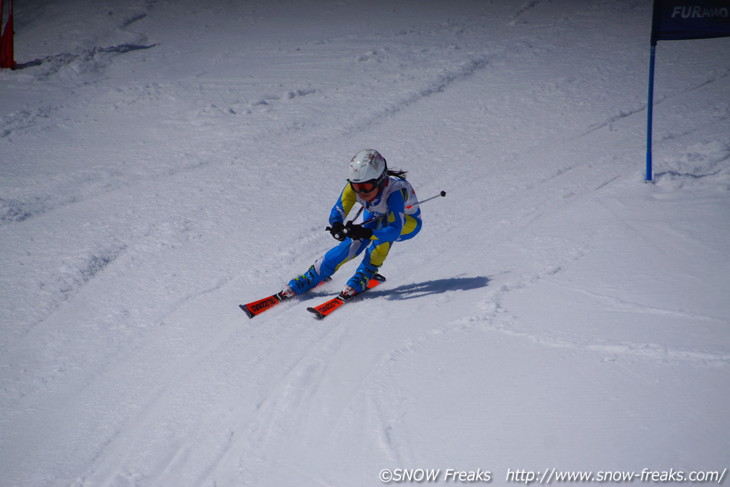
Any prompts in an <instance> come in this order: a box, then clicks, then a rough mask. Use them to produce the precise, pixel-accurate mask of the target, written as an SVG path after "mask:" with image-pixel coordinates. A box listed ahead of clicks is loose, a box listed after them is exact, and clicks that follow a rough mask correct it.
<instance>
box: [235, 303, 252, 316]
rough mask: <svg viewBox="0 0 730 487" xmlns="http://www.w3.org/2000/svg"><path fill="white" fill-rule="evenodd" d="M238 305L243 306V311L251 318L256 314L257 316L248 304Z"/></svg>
mask: <svg viewBox="0 0 730 487" xmlns="http://www.w3.org/2000/svg"><path fill="white" fill-rule="evenodd" d="M238 307H239V308H241V309H242V310H243V312H244V313H246V316H248V317H249V318H253V317H254V316H256V315H255V314H253V313H251V311H250V310H249V309H248V308H247V307H246V305H244V304H239V305H238Z"/></svg>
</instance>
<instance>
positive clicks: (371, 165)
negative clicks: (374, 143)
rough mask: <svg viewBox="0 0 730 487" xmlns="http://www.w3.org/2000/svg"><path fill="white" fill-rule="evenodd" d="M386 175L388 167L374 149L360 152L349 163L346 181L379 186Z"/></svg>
mask: <svg viewBox="0 0 730 487" xmlns="http://www.w3.org/2000/svg"><path fill="white" fill-rule="evenodd" d="M387 175H388V165H387V163H386V162H385V159H384V158H383V156H381V155H380V152H378V151H376V150H374V149H365V150H361V151H360V152H358V153H357V154H355V157H353V158H352V160H351V161H350V172H349V177H348V178H347V180H348V181H350V182H351V183H366V182H370V181H372V182H374V183H376V184H378V185H379V184H381V183H382V182H383V181H385V178H386V177H387Z"/></svg>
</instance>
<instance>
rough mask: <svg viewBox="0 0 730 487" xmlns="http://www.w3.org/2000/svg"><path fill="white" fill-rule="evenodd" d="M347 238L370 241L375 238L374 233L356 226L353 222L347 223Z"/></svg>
mask: <svg viewBox="0 0 730 487" xmlns="http://www.w3.org/2000/svg"><path fill="white" fill-rule="evenodd" d="M345 231H346V233H347V236H348V237H350V238H351V239H353V240H369V239H370V237H372V236H373V231H372V230H370V229H369V228H365V227H363V226H362V225H355V224H354V223H352V222H347V226H346V227H345Z"/></svg>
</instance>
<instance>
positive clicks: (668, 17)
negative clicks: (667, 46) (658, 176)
mask: <svg viewBox="0 0 730 487" xmlns="http://www.w3.org/2000/svg"><path fill="white" fill-rule="evenodd" d="M727 36H730V0H654V10H653V13H652V22H651V51H650V55H649V97H648V102H647V104H646V115H647V122H646V180H647V181H651V179H652V160H651V159H652V155H651V139H652V135H651V131H652V125H653V112H654V58H655V53H656V45H657V41H673V40H682V39H709V38H712V37H727Z"/></svg>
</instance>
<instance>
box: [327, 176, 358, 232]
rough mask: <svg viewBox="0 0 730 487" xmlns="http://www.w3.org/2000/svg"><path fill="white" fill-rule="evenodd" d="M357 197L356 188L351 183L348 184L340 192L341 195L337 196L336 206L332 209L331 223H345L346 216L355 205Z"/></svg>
mask: <svg viewBox="0 0 730 487" xmlns="http://www.w3.org/2000/svg"><path fill="white" fill-rule="evenodd" d="M356 199H357V195H356V194H355V190H353V189H352V188H351V187H350V185H349V184H346V185H345V187H344V189H343V190H342V192H341V193H340V197H339V198H337V202H336V203H335V206H333V207H332V211H330V220H329V222H330V225H333V224H334V223H335V222H340V223H345V217H346V216H347V214H348V213H349V212H350V210H351V209H352V207H353V206H354V205H355V201H356Z"/></svg>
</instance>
